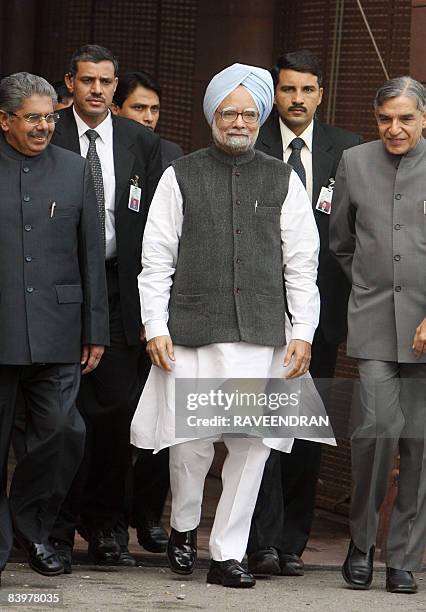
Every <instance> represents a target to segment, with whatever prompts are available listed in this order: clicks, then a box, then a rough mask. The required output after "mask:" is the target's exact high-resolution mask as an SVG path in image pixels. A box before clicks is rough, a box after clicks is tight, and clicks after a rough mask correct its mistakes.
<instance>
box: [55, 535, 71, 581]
mask: <svg viewBox="0 0 426 612" xmlns="http://www.w3.org/2000/svg"><path fill="white" fill-rule="evenodd" d="M50 543H51V544H52V546H53V548H54V549H55V552H56V554H57V555H58V557H59V559H60V561H61V563H62V565H63V566H64V574H72V549H71V546H68V544H65V543H64V542H60V541H59V540H51V541H50Z"/></svg>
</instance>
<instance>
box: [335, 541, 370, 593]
mask: <svg viewBox="0 0 426 612" xmlns="http://www.w3.org/2000/svg"><path fill="white" fill-rule="evenodd" d="M374 550H375V548H374V546H372V547H371V548H370V550H369V551H368V552H366V553H364V552H362V551H361V550H359V548H357V547H356V546H355V544H354V543H353V542H352V540H351V543H350V544H349V550H348V554H347V556H346V560H345V562H344V564H343V567H342V574H343V578H344V579H345V580H346V582H347V583H348V585H349V586H350V587H351V588H352V589H359V590H366V589H369V588H370V586H371V581H372V580H373V560H374Z"/></svg>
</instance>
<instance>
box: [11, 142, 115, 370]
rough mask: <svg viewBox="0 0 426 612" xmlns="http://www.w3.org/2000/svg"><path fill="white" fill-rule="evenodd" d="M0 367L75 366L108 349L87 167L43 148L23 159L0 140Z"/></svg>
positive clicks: (95, 219) (96, 224) (103, 284)
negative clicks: (88, 352)
mask: <svg viewBox="0 0 426 612" xmlns="http://www.w3.org/2000/svg"><path fill="white" fill-rule="evenodd" d="M0 203H1V207H0V220H1V223H0V249H1V254H2V257H1V258H0V363H2V364H10V365H19V364H31V363H78V362H79V361H80V357H81V345H82V344H86V343H87V344H102V345H105V344H108V343H109V333H108V302H107V294H106V282H105V265H104V255H103V249H102V245H101V239H100V230H99V221H98V210H97V202H96V196H95V192H94V187H93V179H92V175H91V173H90V169H89V166H88V164H87V162H86V161H85V160H84V159H83V158H82V157H80V156H79V155H75V154H74V153H70V152H69V151H64V150H63V149H60V148H58V147H55V146H53V145H49V146H48V147H47V148H46V149H45V150H44V151H43V152H42V153H40V154H39V155H36V156H34V157H25V156H24V155H22V154H21V153H19V152H18V151H16V150H15V149H13V148H12V147H10V146H9V145H8V143H7V142H6V141H5V139H4V137H3V136H2V135H1V134H0Z"/></svg>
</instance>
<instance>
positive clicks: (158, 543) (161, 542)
mask: <svg viewBox="0 0 426 612" xmlns="http://www.w3.org/2000/svg"><path fill="white" fill-rule="evenodd" d="M136 533H137V536H138V542H139V544H140V545H141V546H143V547H144V548H145V550H148V551H149V552H152V553H164V552H166V550H167V543H168V541H169V536H168V534H167V531H166V530H165V529H164V527H163V525H162V524H161V523H159V522H157V521H146V523H143V524H140V525H137V527H136Z"/></svg>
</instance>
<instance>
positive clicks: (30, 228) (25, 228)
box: [24, 225, 33, 232]
mask: <svg viewBox="0 0 426 612" xmlns="http://www.w3.org/2000/svg"><path fill="white" fill-rule="evenodd" d="M32 229H33V228H32V226H31V225H24V230H25V231H26V232H30V231H31V230H32Z"/></svg>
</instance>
